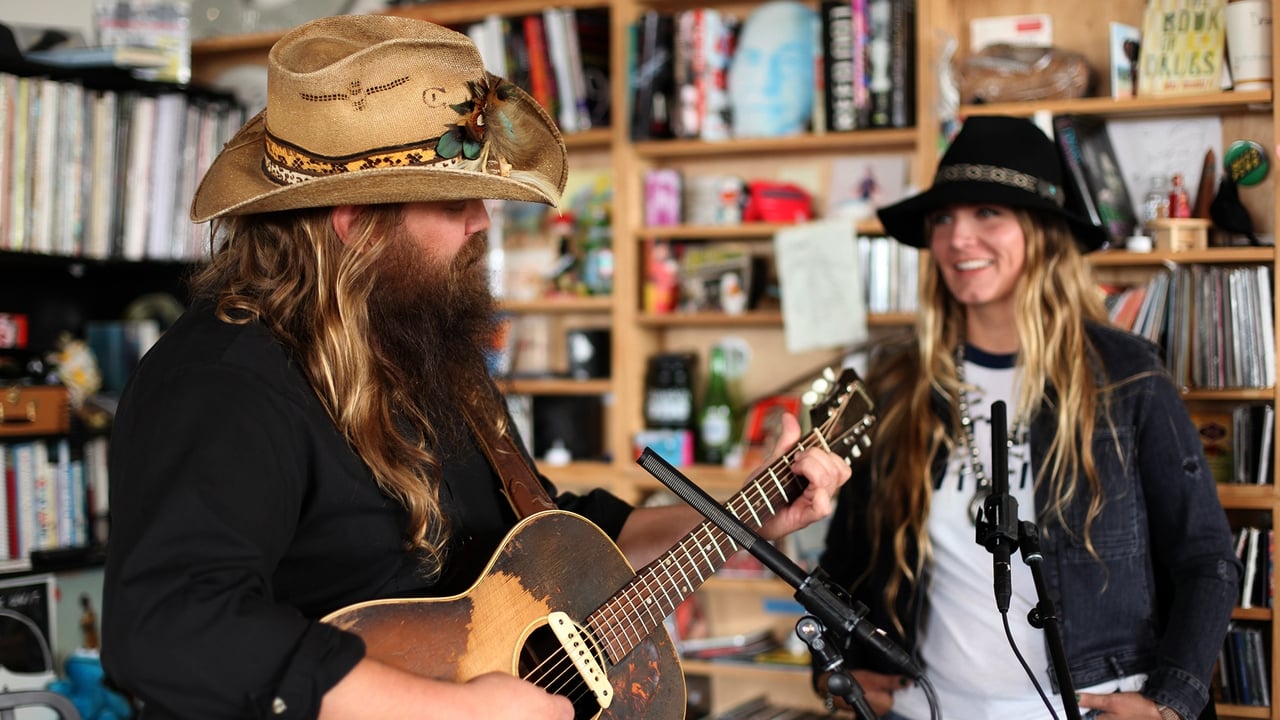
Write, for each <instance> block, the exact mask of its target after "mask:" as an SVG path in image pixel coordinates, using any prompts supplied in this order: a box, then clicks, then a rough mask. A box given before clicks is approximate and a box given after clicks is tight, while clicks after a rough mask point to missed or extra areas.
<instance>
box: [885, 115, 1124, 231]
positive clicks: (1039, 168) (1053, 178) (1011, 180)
mask: <svg viewBox="0 0 1280 720" xmlns="http://www.w3.org/2000/svg"><path fill="white" fill-rule="evenodd" d="M1062 177H1063V176H1062V160H1061V159H1060V156H1059V155H1058V149H1057V147H1056V146H1055V145H1054V144H1053V141H1052V140H1050V139H1049V138H1048V137H1045V134H1044V133H1043V132H1041V131H1040V128H1038V127H1036V126H1035V125H1033V124H1032V123H1031V122H1030V121H1028V120H1024V119H1022V118H1015V117H1002V116H997V115H986V116H976V117H971V118H969V119H967V120H965V122H964V126H963V127H962V128H960V132H959V133H957V134H956V137H955V139H954V140H952V142H951V146H950V147H949V148H947V152H946V153H944V154H943V156H942V161H941V162H939V163H938V172H937V173H936V174H935V175H934V178H933V186H932V187H930V188H929V189H928V190H925V191H924V192H922V193H920V194H918V195H913V196H912V197H909V198H907V199H905V200H902V201H900V202H898V203H895V204H893V205H888V206H886V207H884V208H881V209H880V211H879V213H878V214H879V216H880V222H881V223H882V224H883V225H884V229H885V232H887V233H888V234H890V235H892V236H893V237H895V238H897V239H898V240H899V241H900V242H903V243H906V244H907V245H914V246H915V247H927V246H928V244H929V240H928V238H927V237H925V219H926V218H927V217H928V216H929V213H931V212H933V211H934V210H937V209H938V208H941V207H945V206H947V205H951V204H953V203H961V204H974V203H991V204H993V205H1005V206H1008V207H1015V208H1025V209H1028V210H1038V211H1040V212H1042V213H1045V214H1047V215H1054V216H1057V217H1060V218H1062V219H1064V220H1066V221H1067V225H1069V226H1070V227H1071V231H1072V233H1073V234H1074V235H1075V238H1076V242H1077V244H1079V246H1080V248H1081V249H1082V250H1084V251H1085V252H1089V251H1092V250H1097V249H1098V248H1100V247H1102V246H1103V245H1104V244H1106V242H1107V239H1108V235H1107V231H1106V229H1105V228H1103V227H1102V226H1100V225H1095V224H1093V223H1092V222H1090V220H1089V219H1088V218H1086V217H1085V216H1083V215H1080V214H1079V213H1077V212H1076V211H1074V210H1072V209H1070V208H1068V207H1067V194H1066V188H1065V187H1064V186H1063V183H1062Z"/></svg>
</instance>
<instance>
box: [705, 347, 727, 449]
mask: <svg viewBox="0 0 1280 720" xmlns="http://www.w3.org/2000/svg"><path fill="white" fill-rule="evenodd" d="M698 440H699V443H698V452H699V454H700V456H699V458H698V460H699V461H700V462H703V463H707V464H710V465H722V464H724V461H725V458H726V457H728V455H729V452H730V451H731V450H732V449H733V405H732V403H731V402H730V400H729V384H728V379H727V360H726V358H725V353H724V348H722V347H720V346H719V345H716V346H714V347H712V348H711V363H710V374H709V375H708V377H707V390H706V393H705V394H704V395H703V400H702V410H701V412H700V414H699V416H698Z"/></svg>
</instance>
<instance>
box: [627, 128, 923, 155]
mask: <svg viewBox="0 0 1280 720" xmlns="http://www.w3.org/2000/svg"><path fill="white" fill-rule="evenodd" d="M915 144H916V130H915V128H885V129H879V130H854V131H852V132H828V133H824V134H822V135H793V136H790V137H778V138H731V139H729V140H725V141H709V140H641V141H637V142H634V143H632V144H631V147H632V149H633V150H634V151H635V153H636V154H637V155H639V156H640V157H642V158H648V159H650V160H662V159H673V158H685V157H716V156H721V155H724V156H730V155H731V156H735V157H742V156H744V155H750V154H751V153H762V154H764V153H785V154H788V155H794V154H797V153H823V152H835V151H842V150H877V151H891V150H907V151H910V150H912V149H914V148H915Z"/></svg>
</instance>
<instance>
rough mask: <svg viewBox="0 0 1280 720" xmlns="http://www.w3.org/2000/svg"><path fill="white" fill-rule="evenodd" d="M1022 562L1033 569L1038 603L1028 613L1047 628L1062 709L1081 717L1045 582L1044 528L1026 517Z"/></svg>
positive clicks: (1033, 621) (1074, 717)
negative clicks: (1041, 537) (1041, 534)
mask: <svg viewBox="0 0 1280 720" xmlns="http://www.w3.org/2000/svg"><path fill="white" fill-rule="evenodd" d="M1018 530H1019V532H1018V537H1019V541H1020V545H1021V552H1022V562H1023V563H1025V564H1026V566H1027V567H1029V568H1031V578H1032V580H1034V581H1035V584H1036V599H1037V602H1036V606H1035V607H1033V608H1031V611H1030V612H1028V613H1027V622H1028V623H1030V624H1031V627H1033V628H1036V629H1038V630H1044V636H1045V640H1047V641H1048V643H1049V657H1050V659H1051V660H1052V661H1053V672H1054V675H1055V676H1056V677H1057V678H1058V694H1059V695H1061V696H1062V708H1063V710H1064V711H1065V712H1066V716H1067V717H1068V718H1069V719H1070V720H1079V718H1080V706H1079V705H1078V704H1077V703H1076V690H1075V686H1074V685H1073V684H1072V681H1071V670H1070V669H1069V668H1068V667H1067V651H1066V649H1065V648H1064V647H1063V645H1062V631H1061V626H1060V625H1059V624H1058V609H1057V606H1055V605H1054V604H1053V598H1051V597H1049V592H1048V590H1047V589H1046V587H1045V584H1044V571H1043V569H1042V568H1041V567H1040V565H1041V563H1042V562H1044V555H1041V554H1040V531H1039V530H1037V529H1036V525H1035V523H1033V522H1028V521H1026V520H1023V521H1022V522H1021V523H1019V524H1018Z"/></svg>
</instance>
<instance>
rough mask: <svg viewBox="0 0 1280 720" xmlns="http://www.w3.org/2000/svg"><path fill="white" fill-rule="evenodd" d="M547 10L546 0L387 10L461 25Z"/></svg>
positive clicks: (569, 1) (586, 3)
mask: <svg viewBox="0 0 1280 720" xmlns="http://www.w3.org/2000/svg"><path fill="white" fill-rule="evenodd" d="M555 6H556V7H562V8H574V9H582V8H607V7H609V3H608V2H602V0H556V3H555ZM546 8H547V3H546V1H545V0H496V1H494V2H487V3H477V2H471V1H469V0H443V1H442V2H420V3H415V4H412V5H401V6H399V7H396V8H392V9H389V10H387V11H385V14H387V15H400V16H403V17H411V18H417V19H419V20H430V21H431V22H433V23H436V24H438V25H459V24H462V23H470V22H477V21H479V20H483V19H484V17H485V16H486V15H488V14H490V13H498V14H500V15H502V16H503V17H518V16H520V15H539V14H541V13H542V11H543V10H545V9H546Z"/></svg>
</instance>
